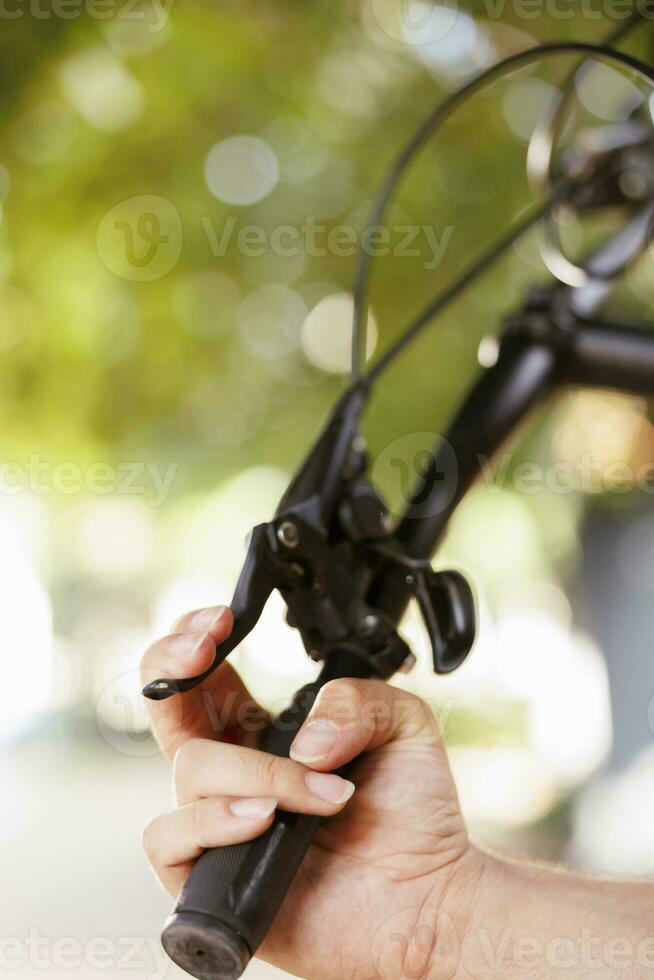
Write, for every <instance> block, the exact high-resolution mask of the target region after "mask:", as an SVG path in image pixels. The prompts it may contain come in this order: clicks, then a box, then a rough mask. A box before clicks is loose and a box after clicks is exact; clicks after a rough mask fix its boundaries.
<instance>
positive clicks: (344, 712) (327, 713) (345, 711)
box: [314, 677, 369, 731]
mask: <svg viewBox="0 0 654 980" xmlns="http://www.w3.org/2000/svg"><path fill="white" fill-rule="evenodd" d="M368 692H369V682H368V684H366V682H365V681H360V680H356V679H355V678H351V677H339V678H337V679H336V680H333V681H329V682H328V683H327V684H326V685H325V687H324V688H323V689H322V691H321V692H320V697H319V699H318V704H317V706H316V711H315V714H314V717H315V716H316V715H321V716H323V717H325V718H328V719H329V720H330V721H331V722H333V723H334V724H335V725H336V726H337V727H338V728H340V729H343V730H350V731H351V730H357V729H359V728H360V727H361V726H362V724H364V721H365V717H366V708H367V704H368V700H369V695H368Z"/></svg>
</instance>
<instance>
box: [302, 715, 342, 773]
mask: <svg viewBox="0 0 654 980" xmlns="http://www.w3.org/2000/svg"><path fill="white" fill-rule="evenodd" d="M337 735H338V728H337V727H336V725H335V724H334V722H333V721H330V720H329V719H328V718H316V719H315V720H314V721H308V722H307V723H306V724H305V725H304V727H303V728H302V729H301V730H300V731H299V732H298V734H297V735H296V736H295V739H294V740H293V744H292V745H291V751H290V756H291V759H295V761H296V762H303V763H305V765H310V764H311V763H313V762H321V761H322V760H323V759H326V758H327V756H328V755H329V753H330V752H331V750H332V749H333V747H334V743H335V742H336V736H337Z"/></svg>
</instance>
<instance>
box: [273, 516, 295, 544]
mask: <svg viewBox="0 0 654 980" xmlns="http://www.w3.org/2000/svg"><path fill="white" fill-rule="evenodd" d="M277 540H278V541H279V542H280V543H281V544H283V545H284V547H285V548H297V546H298V544H299V542H300V535H299V533H298V529H297V528H296V526H295V524H293V522H292V521H284V522H283V524H280V525H279V527H278V528H277Z"/></svg>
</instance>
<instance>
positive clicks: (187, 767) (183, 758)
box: [173, 738, 204, 782]
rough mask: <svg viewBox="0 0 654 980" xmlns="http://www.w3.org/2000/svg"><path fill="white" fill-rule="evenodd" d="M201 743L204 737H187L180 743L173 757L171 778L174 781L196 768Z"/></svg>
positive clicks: (200, 751)
mask: <svg viewBox="0 0 654 980" xmlns="http://www.w3.org/2000/svg"><path fill="white" fill-rule="evenodd" d="M203 745H204V739H201V738H189V739H187V741H186V742H183V743H182V744H181V745H180V747H179V748H178V749H177V751H176V752H175V758H174V759H173V780H174V781H175V782H177V780H178V779H182V778H184V777H185V776H186V775H188V773H189V772H192V771H193V770H194V769H195V768H196V766H197V765H198V761H199V759H200V755H201V753H202V748H203Z"/></svg>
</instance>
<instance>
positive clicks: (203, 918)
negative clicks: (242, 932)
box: [161, 912, 252, 980]
mask: <svg viewBox="0 0 654 980" xmlns="http://www.w3.org/2000/svg"><path fill="white" fill-rule="evenodd" d="M161 942H162V945H163V948H164V949H165V950H166V953H167V954H168V956H170V958H171V960H173V961H174V962H175V963H177V965H178V966H180V967H181V968H182V969H183V970H186V972H187V973H190V975H191V976H192V977H196V978H197V980H238V978H239V977H240V976H241V975H242V973H243V971H244V970H245V968H246V966H247V965H248V963H249V961H250V958H251V955H252V954H251V953H250V950H249V949H248V947H247V944H246V943H245V941H244V940H243V939H242V938H241V937H240V936H239V934H238V933H237V932H235V931H234V929H232V928H231V927H230V926H229V925H227V924H226V923H225V922H221V921H220V919H215V918H214V917H213V916H211V915H205V914H204V913H203V912H175V913H173V915H171V916H170V917H169V918H168V919H167V921H166V924H165V926H164V930H163V933H162V935H161Z"/></svg>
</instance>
